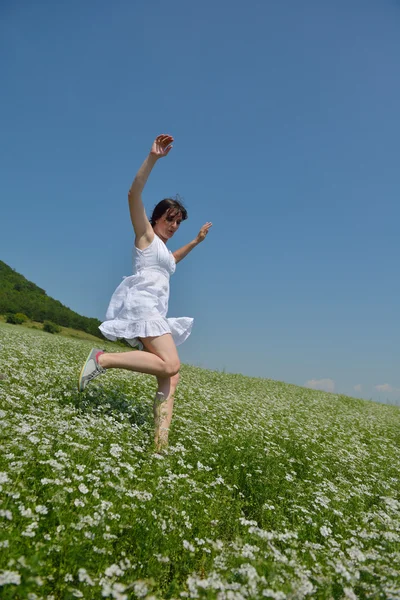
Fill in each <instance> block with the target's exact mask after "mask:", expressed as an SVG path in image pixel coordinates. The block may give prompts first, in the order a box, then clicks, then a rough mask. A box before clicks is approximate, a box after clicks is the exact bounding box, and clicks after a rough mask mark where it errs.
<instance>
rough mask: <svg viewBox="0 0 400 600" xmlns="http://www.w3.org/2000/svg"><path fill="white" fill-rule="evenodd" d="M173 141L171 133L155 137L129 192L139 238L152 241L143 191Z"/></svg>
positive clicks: (134, 227) (130, 208)
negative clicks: (153, 170) (143, 200)
mask: <svg viewBox="0 0 400 600" xmlns="http://www.w3.org/2000/svg"><path fill="white" fill-rule="evenodd" d="M173 141H174V140H173V138H172V137H171V136H170V135H159V136H158V137H157V138H156V139H155V141H154V142H153V145H152V147H151V150H150V154H149V155H148V156H147V157H146V159H145V161H144V163H143V164H142V166H141V167H140V169H139V171H138V172H137V174H136V177H135V179H134V180H133V183H132V185H131V188H130V190H129V192H128V201H129V210H130V213H131V220H132V225H133V229H134V230H135V234H136V239H137V240H138V239H140V238H142V237H145V238H148V241H149V242H151V241H152V237H153V228H152V226H151V225H150V222H149V220H148V218H147V215H146V211H145V209H144V206H143V202H142V191H143V188H144V186H145V185H146V181H147V179H148V177H149V175H150V173H151V171H152V169H153V167H154V165H155V164H156V162H157V160H158V159H159V158H162V157H163V156H167V154H168V153H169V151H170V150H171V148H172V145H171V144H172V142H173Z"/></svg>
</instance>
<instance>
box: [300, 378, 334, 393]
mask: <svg viewBox="0 0 400 600" xmlns="http://www.w3.org/2000/svg"><path fill="white" fill-rule="evenodd" d="M306 387H309V388H312V389H314V390H322V391H324V392H333V391H334V390H335V382H334V381H333V379H310V380H309V381H307V382H306Z"/></svg>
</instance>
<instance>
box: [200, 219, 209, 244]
mask: <svg viewBox="0 0 400 600" xmlns="http://www.w3.org/2000/svg"><path fill="white" fill-rule="evenodd" d="M210 227H212V223H210V222H208V223H206V224H205V225H203V227H202V228H201V229H200V231H199V233H198V234H197V237H196V242H197V243H198V244H200V242H202V241H203V240H205V239H206V236H207V233H208V231H209V229H210Z"/></svg>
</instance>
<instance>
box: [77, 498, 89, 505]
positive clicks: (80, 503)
mask: <svg viewBox="0 0 400 600" xmlns="http://www.w3.org/2000/svg"><path fill="white" fill-rule="evenodd" d="M74 504H75V506H86V503H85V502H84V501H83V500H80V498H75V500H74Z"/></svg>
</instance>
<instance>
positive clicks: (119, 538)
mask: <svg viewBox="0 0 400 600" xmlns="http://www.w3.org/2000/svg"><path fill="white" fill-rule="evenodd" d="M104 347H106V348H107V349H111V350H115V349H116V348H115V346H113V345H112V344H108V343H105V344H104ZM90 348H91V344H90V342H86V341H81V340H75V339H68V338H61V337H57V336H52V335H50V334H46V333H43V332H41V331H34V330H28V329H25V328H23V327H19V326H13V325H5V324H0V422H1V439H0V586H1V587H0V597H1V598H2V599H4V600H6V599H9V598H17V599H28V600H34V599H39V598H43V599H47V600H50V599H53V600H58V599H73V598H88V599H100V598H115V599H117V600H122V599H126V600H128V599H130V598H145V599H147V600H150V599H153V600H155V599H164V598H175V599H180V598H210V599H213V598H215V599H219V600H223V599H232V600H239V599H242V598H254V599H259V598H272V599H276V600H284V599H286V598H288V599H289V598H290V599H300V598H318V599H319V598H324V599H326V600H329V599H336V598H350V599H351V598H373V599H376V598H390V599H395V598H400V497H399V496H400V485H399V471H400V410H399V409H398V408H397V407H393V406H385V405H379V404H375V403H373V402H365V401H361V400H356V399H353V398H348V397H344V396H336V395H333V394H326V393H323V392H318V391H313V390H309V389H305V388H300V387H296V386H291V385H286V384H283V383H278V382H275V381H270V380H265V379H264V380H262V379H255V378H249V377H244V376H241V375H229V374H223V373H218V372H213V371H206V370H203V369H199V368H194V367H189V366H183V367H182V370H181V382H180V384H179V387H178V389H177V392H176V394H175V397H176V400H175V414H174V419H173V421H172V429H171V433H170V446H169V449H168V451H167V452H166V453H164V454H162V455H159V454H155V453H154V451H153V447H152V440H153V423H152V399H153V396H154V393H155V379H154V378H152V377H150V376H147V375H140V374H134V373H129V372H123V371H109V372H108V373H107V374H106V375H104V376H102V377H101V378H99V379H97V380H96V381H95V382H94V383H93V384H91V385H90V386H89V387H88V388H87V391H86V392H85V393H83V394H78V392H77V391H76V381H77V376H78V374H79V370H80V367H81V365H82V363H83V361H84V360H85V358H86V355H87V353H88V351H89V350H90Z"/></svg>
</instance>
